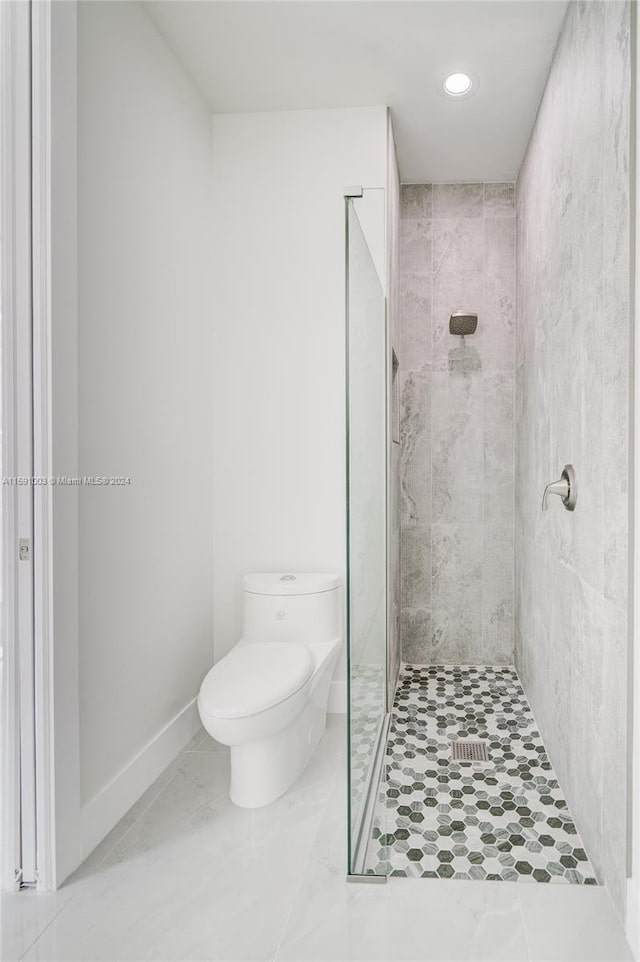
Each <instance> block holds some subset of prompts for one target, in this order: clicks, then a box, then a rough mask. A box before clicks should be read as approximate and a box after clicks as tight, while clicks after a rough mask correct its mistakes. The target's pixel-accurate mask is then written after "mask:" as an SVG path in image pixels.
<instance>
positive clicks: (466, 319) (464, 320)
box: [449, 311, 478, 337]
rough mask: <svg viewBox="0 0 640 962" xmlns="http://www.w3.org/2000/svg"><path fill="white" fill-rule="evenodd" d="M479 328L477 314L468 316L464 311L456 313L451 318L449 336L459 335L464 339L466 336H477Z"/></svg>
mask: <svg viewBox="0 0 640 962" xmlns="http://www.w3.org/2000/svg"><path fill="white" fill-rule="evenodd" d="M477 326H478V315H477V314H466V313H465V312H464V311H456V313H455V314H452V315H451V317H450V318H449V334H458V335H460V336H461V337H464V336H465V335H466V334H475V332H476V327H477Z"/></svg>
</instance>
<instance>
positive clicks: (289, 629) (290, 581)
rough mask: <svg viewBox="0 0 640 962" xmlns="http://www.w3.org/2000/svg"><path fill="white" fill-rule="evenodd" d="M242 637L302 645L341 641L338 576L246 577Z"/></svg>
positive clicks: (280, 574) (283, 573) (271, 575)
mask: <svg viewBox="0 0 640 962" xmlns="http://www.w3.org/2000/svg"><path fill="white" fill-rule="evenodd" d="M242 637H243V638H244V640H245V641H250V642H260V641H287V642H299V643H300V644H303V645H313V644H318V643H320V642H323V641H334V640H335V639H336V638H341V637H342V604H341V598H340V578H339V576H338V575H336V574H302V573H296V572H287V571H283V572H275V573H271V572H269V573H262V572H258V573H256V574H248V575H245V576H244V579H243V632H242Z"/></svg>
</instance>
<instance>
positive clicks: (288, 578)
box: [280, 575, 296, 581]
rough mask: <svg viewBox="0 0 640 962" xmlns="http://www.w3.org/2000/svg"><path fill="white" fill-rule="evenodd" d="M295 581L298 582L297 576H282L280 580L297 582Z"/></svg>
mask: <svg viewBox="0 0 640 962" xmlns="http://www.w3.org/2000/svg"><path fill="white" fill-rule="evenodd" d="M295 580H296V576H295V575H282V577H281V578H280V581H295Z"/></svg>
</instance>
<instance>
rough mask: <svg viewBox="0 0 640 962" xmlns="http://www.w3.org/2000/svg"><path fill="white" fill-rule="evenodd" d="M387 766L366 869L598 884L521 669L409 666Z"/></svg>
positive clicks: (397, 699)
mask: <svg viewBox="0 0 640 962" xmlns="http://www.w3.org/2000/svg"><path fill="white" fill-rule="evenodd" d="M458 738H471V739H486V740H487V741H488V742H489V746H488V748H489V758H490V760H489V762H488V763H487V762H484V763H478V762H458V761H452V760H451V741H452V740H454V739H458ZM385 767H386V784H383V785H382V786H381V790H380V795H379V798H378V802H377V806H376V811H375V814H374V821H373V830H372V837H371V840H370V842H369V847H368V851H367V857H366V869H365V871H367V873H369V874H372V873H376V874H378V873H380V874H388V875H400V876H412V877H423V878H425V877H426V878H438V877H440V878H462V879H487V880H495V881H514V882H515V881H527V882H564V883H574V884H585V885H597V881H596V877H595V872H594V870H593V867H592V865H591V863H590V861H589V859H588V857H587V854H586V852H585V850H584V846H583V844H582V841H581V839H580V836H579V834H578V832H577V829H576V826H575V824H574V822H573V819H572V817H571V813H570V812H569V808H568V805H567V803H566V801H565V799H564V798H563V795H562V791H561V789H560V786H559V785H558V780H557V778H556V775H555V772H554V770H553V768H552V766H551V763H550V761H549V758H548V756H547V753H546V750H545V747H544V744H543V742H542V739H541V737H540V734H539V732H538V730H537V728H536V723H535V720H534V717H533V714H532V712H531V709H530V708H529V704H528V702H527V699H526V696H525V693H524V691H523V688H522V685H521V684H520V681H519V679H518V676H517V673H516V671H515V670H514V669H513V668H502V667H497V668H493V667H472V666H466V665H463V666H460V667H457V666H456V667H452V666H447V667H438V666H434V667H431V666H428V667H427V666H424V665H405V666H403V669H402V672H401V675H400V679H399V682H398V688H397V691H396V697H395V703H394V708H393V714H392V719H391V727H390V732H389V739H388V743H387V756H386V763H385Z"/></svg>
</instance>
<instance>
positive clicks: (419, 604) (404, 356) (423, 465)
mask: <svg viewBox="0 0 640 962" xmlns="http://www.w3.org/2000/svg"><path fill="white" fill-rule="evenodd" d="M400 223H401V237H400V277H401V290H400V298H401V303H400V321H401V342H400V344H401V347H400V367H401V377H402V385H401V386H402V399H401V405H402V407H401V418H402V420H401V444H402V448H401V459H402V463H401V494H402V507H401V609H402V610H401V639H402V654H403V659H404V660H405V661H411V662H422V663H438V664H461V663H469V662H470V663H484V664H511V663H512V662H513V610H514V573H513V572H514V561H513V551H514V527H513V526H514V514H513V490H514V378H515V373H514V372H515V323H514V322H515V316H514V314H515V204H514V189H513V184H434V185H419V186H405V187H403V188H402V195H401V222H400ZM457 310H467V311H472V312H475V313H477V314H478V318H479V320H478V329H477V332H476V334H475V335H473V336H471V337H467V338H466V339H465V343H464V344H463V343H462V340H461V339H460V338H459V337H454V336H452V335H451V334H449V315H450V314H451V313H452V312H454V311H457Z"/></svg>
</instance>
